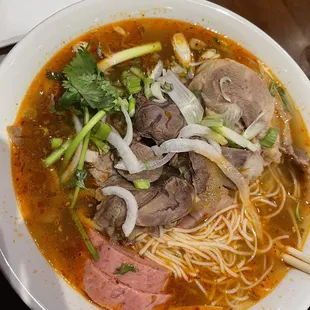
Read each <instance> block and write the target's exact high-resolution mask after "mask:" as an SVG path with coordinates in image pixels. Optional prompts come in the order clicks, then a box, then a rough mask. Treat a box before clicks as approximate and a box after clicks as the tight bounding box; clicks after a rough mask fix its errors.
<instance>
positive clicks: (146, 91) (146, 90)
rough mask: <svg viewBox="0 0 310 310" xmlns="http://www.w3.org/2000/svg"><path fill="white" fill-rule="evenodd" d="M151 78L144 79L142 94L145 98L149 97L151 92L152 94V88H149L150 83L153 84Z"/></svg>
mask: <svg viewBox="0 0 310 310" xmlns="http://www.w3.org/2000/svg"><path fill="white" fill-rule="evenodd" d="M153 82H154V81H153V79H150V78H147V79H146V80H145V81H144V95H145V98H146V99H150V98H151V97H152V96H153V94H152V90H151V85H152V84H153Z"/></svg>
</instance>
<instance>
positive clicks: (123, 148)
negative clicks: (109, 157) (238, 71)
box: [107, 131, 141, 174]
mask: <svg viewBox="0 0 310 310" xmlns="http://www.w3.org/2000/svg"><path fill="white" fill-rule="evenodd" d="M107 141H108V142H109V143H110V144H112V145H113V146H114V147H115V148H116V149H117V151H118V154H119V156H120V157H121V158H122V159H123V161H124V163H125V165H126V168H127V169H128V171H129V173H130V174H133V173H138V172H140V171H141V169H140V164H139V161H138V159H137V157H136V155H135V154H134V153H133V151H132V150H131V149H130V147H129V146H128V145H127V144H126V142H125V141H124V140H123V139H122V137H121V136H120V135H119V134H118V133H116V132H113V131H111V132H110V134H109V136H108V138H107Z"/></svg>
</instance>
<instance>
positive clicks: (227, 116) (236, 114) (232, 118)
mask: <svg viewBox="0 0 310 310" xmlns="http://www.w3.org/2000/svg"><path fill="white" fill-rule="evenodd" d="M242 115H243V110H242V109H241V107H240V106H238V105H237V104H236V103H231V104H229V105H228V107H227V110H226V111H225V112H224V113H223V119H224V125H225V126H226V127H228V128H230V129H234V128H235V125H236V124H237V123H238V122H239V120H240V118H241V117H242Z"/></svg>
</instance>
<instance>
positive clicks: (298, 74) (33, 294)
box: [0, 0, 310, 310]
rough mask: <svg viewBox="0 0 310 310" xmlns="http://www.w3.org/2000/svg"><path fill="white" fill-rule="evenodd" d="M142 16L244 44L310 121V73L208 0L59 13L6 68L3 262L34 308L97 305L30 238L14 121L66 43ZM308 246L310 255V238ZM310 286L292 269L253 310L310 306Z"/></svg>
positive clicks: (0, 221)
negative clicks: (15, 174)
mask: <svg viewBox="0 0 310 310" xmlns="http://www.w3.org/2000/svg"><path fill="white" fill-rule="evenodd" d="M141 14H144V16H145V17H165V18H174V19H180V20H185V21H190V22H193V23H198V24H201V25H203V26H204V27H207V28H210V29H216V30H217V31H218V32H220V33H222V34H225V35H227V36H228V37H229V38H231V39H233V40H235V41H236V42H238V43H240V44H241V45H242V46H244V47H245V48H247V49H248V50H250V51H251V52H252V53H253V54H254V55H256V56H258V57H259V58H260V59H262V60H263V61H264V62H265V63H266V64H267V65H268V66H269V67H270V68H271V69H272V70H273V72H274V73H275V74H276V75H277V76H278V77H279V78H280V80H281V81H282V82H283V83H284V84H285V85H286V87H287V89H288V90H289V92H290V94H291V95H292V97H293V99H294V101H295V102H296V104H297V105H298V106H299V108H300V110H301V111H302V114H303V117H304V119H305V121H306V122H307V124H309V125H308V127H309V126H310V101H309V100H310V83H309V81H308V79H307V77H306V76H305V74H304V73H303V72H302V70H301V69H300V68H299V67H298V66H297V64H296V63H295V62H294V61H293V60H292V59H291V57H290V56H289V55H288V54H287V53H286V52H285V51H284V50H283V49H282V48H281V47H280V46H279V45H278V44H277V43H275V42H274V41H273V40H272V39H271V38H270V37H268V36H267V35H266V34H265V33H264V32H262V31H261V30H259V29H258V28H257V27H255V26H254V25H252V24H251V23H250V22H248V21H246V20H245V19H243V18H241V17H240V16H238V15H236V14H234V13H232V12H230V11H228V10H226V9H224V8H222V7H219V6H217V5H215V4H212V3H210V2H208V1H205V0H156V1H154V0H131V1H128V0H117V1H115V0H87V1H82V2H79V3H77V4H75V5H73V6H71V7H68V8H66V9H64V10H62V11H60V12H59V13H56V14H55V15H53V16H51V17H50V18H48V19H47V20H45V21H44V22H43V23H41V24H40V25H39V26H37V27H36V28H35V29H34V30H32V31H31V32H30V33H29V34H28V35H27V36H26V37H25V38H24V39H23V40H22V41H21V42H20V43H18V44H17V46H16V47H14V48H13V50H12V51H11V52H10V54H9V55H8V56H7V57H6V58H5V60H4V61H3V63H2V64H1V67H0V109H1V112H0V144H1V145H0V146H1V148H0V178H1V186H0V246H1V254H2V255H0V263H1V268H2V270H3V271H4V272H5V274H6V275H7V277H8V278H9V280H10V282H11V283H12V285H13V286H14V288H15V290H16V291H17V292H18V294H19V295H20V296H21V297H22V299H23V300H24V301H25V302H26V303H27V304H28V306H29V307H30V308H31V309H48V310H73V309H74V310H77V309H83V310H88V309H95V308H96V307H95V306H94V305H92V304H91V303H89V302H88V301H87V300H86V299H85V298H83V297H82V296H81V295H80V294H79V293H77V292H76V291H75V290H74V289H73V288H71V287H70V285H68V284H67V283H66V282H65V281H64V280H63V279H62V278H61V277H60V276H58V275H57V274H56V273H55V272H54V270H53V269H52V267H51V266H50V265H49V264H48V262H47V261H46V260H45V259H44V257H43V256H42V255H41V254H40V252H39V251H38V249H37V247H36V245H35V242H34V241H33V239H32V238H31V237H30V234H29V232H28V230H27V228H26V226H25V224H24V222H23V219H22V217H21V214H20V212H19V210H18V207H17V204H16V199H15V195H14V191H13V186H12V177H11V167H10V149H9V143H8V138H7V133H6V126H8V125H10V124H11V123H12V122H14V119H15V116H16V112H17V110H18V108H19V105H20V103H21V102H22V100H23V97H24V95H25V92H26V91H27V89H28V87H29V85H30V83H31V82H32V80H33V78H34V77H35V75H36V74H37V73H38V72H39V70H40V69H41V68H42V66H43V65H44V64H45V63H46V61H47V60H48V59H49V58H51V57H52V56H53V55H54V54H55V52H57V51H58V50H59V49H60V48H61V47H62V46H63V44H64V43H63V42H69V41H70V40H72V39H74V38H75V37H77V36H78V35H80V34H82V33H84V32H86V31H88V30H89V29H91V28H93V27H97V26H99V25H103V24H107V23H110V22H113V21H116V20H120V19H125V18H130V17H140V16H141ZM308 129H309V128H308ZM305 251H307V252H310V240H309V238H308V242H307V244H306V246H305ZM309 287H310V277H309V276H307V275H305V274H303V273H301V272H299V271H297V270H292V271H290V272H289V273H288V275H287V276H286V277H285V279H284V280H283V281H282V282H281V283H280V285H278V286H277V288H276V289H275V290H274V291H273V292H272V293H271V294H269V295H268V296H267V297H266V298H265V299H264V300H262V301H261V302H260V303H259V304H257V305H255V306H254V307H253V309H265V310H267V309H283V310H284V309H286V310H291V309H294V310H305V309H307V308H308V306H309V305H310V294H309ZM133 310H134V309H133Z"/></svg>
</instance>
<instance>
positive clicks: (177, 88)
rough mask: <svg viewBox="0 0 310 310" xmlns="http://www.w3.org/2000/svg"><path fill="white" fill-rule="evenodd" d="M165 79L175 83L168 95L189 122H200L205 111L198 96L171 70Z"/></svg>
mask: <svg viewBox="0 0 310 310" xmlns="http://www.w3.org/2000/svg"><path fill="white" fill-rule="evenodd" d="M165 80H166V82H167V83H170V84H172V85H173V90H171V91H170V92H168V95H169V97H170V98H171V99H172V101H173V102H174V103H175V104H176V105H177V106H178V108H179V109H180V111H181V113H182V114H183V116H184V118H185V120H186V122H187V124H197V123H200V122H201V120H202V117H203V113H204V111H203V107H202V105H201V104H200V102H199V100H198V99H197V98H196V96H195V95H194V94H193V93H192V92H191V91H190V90H189V89H188V88H187V87H186V86H184V85H183V84H182V82H180V80H179V79H178V78H177V77H176V76H175V75H174V74H173V72H172V71H171V70H168V71H167V74H166V76H165Z"/></svg>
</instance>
